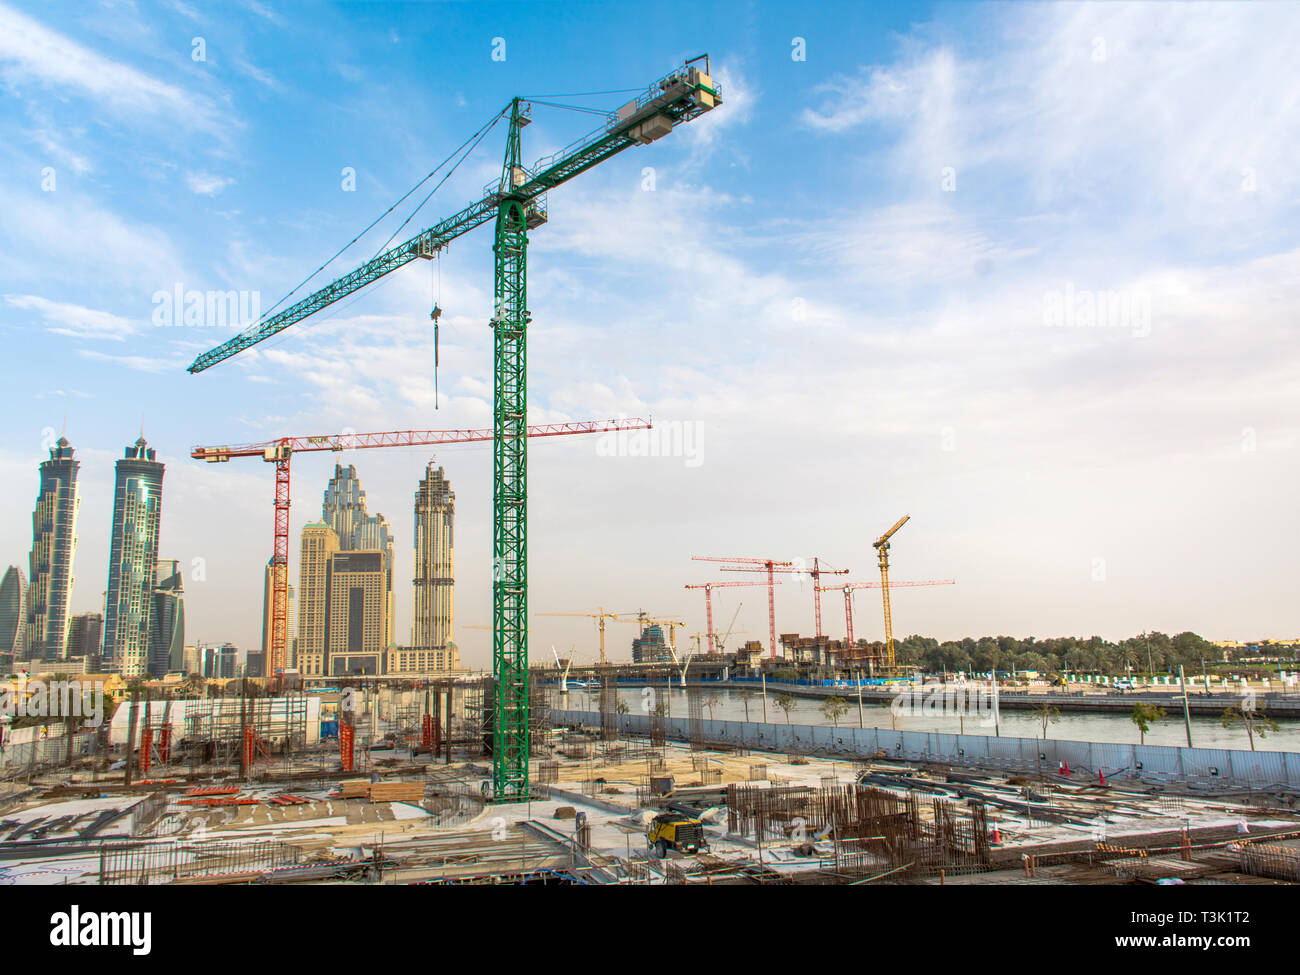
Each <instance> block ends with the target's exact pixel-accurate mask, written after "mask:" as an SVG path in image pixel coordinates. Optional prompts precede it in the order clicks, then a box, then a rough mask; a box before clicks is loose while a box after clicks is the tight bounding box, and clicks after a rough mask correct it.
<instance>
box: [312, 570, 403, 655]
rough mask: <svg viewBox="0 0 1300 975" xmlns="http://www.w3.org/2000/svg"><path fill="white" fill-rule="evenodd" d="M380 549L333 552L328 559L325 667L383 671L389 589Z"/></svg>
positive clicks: (386, 645) (390, 590)
mask: <svg viewBox="0 0 1300 975" xmlns="http://www.w3.org/2000/svg"><path fill="white" fill-rule="evenodd" d="M389 579H390V576H389V574H388V572H387V571H386V570H385V568H384V554H383V552H382V551H379V550H377V549H376V550H373V551H364V552H335V553H334V554H333V555H331V556H330V563H329V630H328V632H327V634H326V640H325V644H326V646H325V653H326V657H327V664H326V667H327V673H330V674H337V675H343V674H380V673H383V667H384V659H385V654H386V653H387V652H388V642H389V631H388V605H387V604H388V602H389V596H390V594H391V592H392V587H391V586H390V585H389Z"/></svg>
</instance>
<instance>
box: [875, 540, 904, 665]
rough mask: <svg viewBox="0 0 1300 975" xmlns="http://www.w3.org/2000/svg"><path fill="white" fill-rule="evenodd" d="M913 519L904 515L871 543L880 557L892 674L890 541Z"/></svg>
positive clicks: (892, 635) (889, 663) (881, 584)
mask: <svg viewBox="0 0 1300 975" xmlns="http://www.w3.org/2000/svg"><path fill="white" fill-rule="evenodd" d="M911 517H912V516H911V515H903V517H901V518H899V519H898V521H896V522H894V527H893V528H891V529H889V531H887V532H885V534H883V535H881V536H880V537H879V538H877V539H876V540H875V541H874V542H872V543H871V545H872V547H873V548H874V549H875V550H876V554H877V555H878V556H880V599H881V601H882V602H883V604H884V607H885V668H886V672H887V673H890V674H892V673H893V672H894V617H893V613H892V611H891V610H890V608H889V540H890V538H892V537H893V535H894V532H896V531H898V529H900V528H902V527H903V526H904V525H906V524H907V521H908V519H909V518H911Z"/></svg>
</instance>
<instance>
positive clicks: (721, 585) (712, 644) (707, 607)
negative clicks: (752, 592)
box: [685, 582, 781, 657]
mask: <svg viewBox="0 0 1300 975" xmlns="http://www.w3.org/2000/svg"><path fill="white" fill-rule="evenodd" d="M780 584H781V583H779V582H777V583H775V585H778V586H779V585H780ZM765 585H767V583H765V582H701V583H698V584H691V585H687V586H686V587H685V588H687V589H703V590H704V612H705V616H706V617H707V619H708V626H709V643H708V647H709V649H708V655H709V656H710V657H714V656H717V654H718V653H719V652H720V651H719V649H718V644H717V639H716V637H715V636H714V634H713V590H715V589H731V588H735V587H736V586H765ZM737 611H739V610H737ZM733 622H734V620H733Z"/></svg>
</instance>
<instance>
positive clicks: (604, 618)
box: [533, 606, 632, 667]
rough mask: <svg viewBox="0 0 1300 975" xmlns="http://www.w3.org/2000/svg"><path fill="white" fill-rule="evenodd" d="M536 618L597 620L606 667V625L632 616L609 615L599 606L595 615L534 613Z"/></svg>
mask: <svg viewBox="0 0 1300 975" xmlns="http://www.w3.org/2000/svg"><path fill="white" fill-rule="evenodd" d="M533 615H534V616H585V617H586V618H587V619H590V620H596V621H597V622H598V623H599V624H600V663H601V666H602V667H603V666H604V665H605V623H606V622H608V621H609V620H617V619H621V618H622V617H624V616H631V615H632V614H631V613H607V612H605V607H604V606H597V607H596V612H594V613H534V614H533Z"/></svg>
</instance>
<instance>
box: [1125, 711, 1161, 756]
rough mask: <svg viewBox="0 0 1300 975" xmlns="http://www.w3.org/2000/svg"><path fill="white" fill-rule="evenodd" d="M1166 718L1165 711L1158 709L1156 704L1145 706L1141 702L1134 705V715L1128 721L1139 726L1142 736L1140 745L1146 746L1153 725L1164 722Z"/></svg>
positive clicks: (1139, 741) (1139, 732)
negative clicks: (1148, 733)
mask: <svg viewBox="0 0 1300 975" xmlns="http://www.w3.org/2000/svg"><path fill="white" fill-rule="evenodd" d="M1164 716H1165V709H1164V708H1160V707H1156V706H1155V705H1154V704H1144V703H1142V702H1141V701H1139V702H1138V703H1137V704H1134V705H1133V713H1132V714H1130V715H1129V716H1128V719H1129V720H1130V721H1132V722H1133V723H1134V724H1135V725H1137V729H1138V734H1139V736H1140V737H1139V739H1138V743H1139V744H1141V745H1145V744H1146V743H1147V732H1148V731H1150V730H1151V726H1152V725H1153V724H1155V723H1156V722H1157V721H1160V720H1162V719H1163V718H1164Z"/></svg>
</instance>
